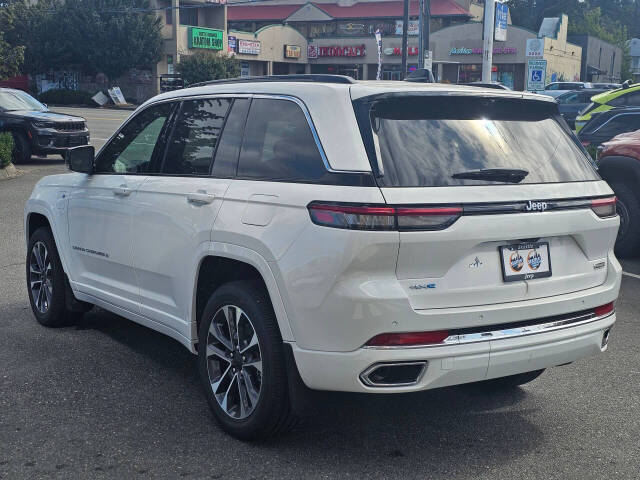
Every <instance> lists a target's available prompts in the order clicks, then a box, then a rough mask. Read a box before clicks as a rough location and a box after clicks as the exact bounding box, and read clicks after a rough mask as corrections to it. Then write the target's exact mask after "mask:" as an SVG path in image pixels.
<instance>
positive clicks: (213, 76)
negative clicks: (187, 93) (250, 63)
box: [176, 51, 240, 85]
mask: <svg viewBox="0 0 640 480" xmlns="http://www.w3.org/2000/svg"><path fill="white" fill-rule="evenodd" d="M176 68H177V70H178V72H179V73H180V74H181V75H182V78H183V79H184V81H185V83H186V84H187V85H190V84H193V83H198V82H206V81H207V80H218V79H221V78H233V77H237V76H238V75H240V62H239V61H238V59H237V58H235V57H232V56H230V55H225V54H216V53H213V52H206V51H205V52H197V53H194V54H193V55H183V56H182V57H180V62H179V63H178V65H177V66H176Z"/></svg>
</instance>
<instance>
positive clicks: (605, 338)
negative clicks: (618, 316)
mask: <svg viewBox="0 0 640 480" xmlns="http://www.w3.org/2000/svg"><path fill="white" fill-rule="evenodd" d="M610 333H611V329H610V328H607V329H606V330H605V331H604V335H602V345H601V347H602V348H605V347H606V346H607V344H608V343H609V334H610Z"/></svg>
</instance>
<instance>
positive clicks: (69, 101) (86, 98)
mask: <svg viewBox="0 0 640 480" xmlns="http://www.w3.org/2000/svg"><path fill="white" fill-rule="evenodd" d="M92 96H93V95H91V93H89V92H84V91H82V90H47V91H46V92H44V93H42V94H40V96H39V97H38V100H40V101H41V102H42V103H47V104H50V105H90V106H95V102H94V101H93V100H91V97H92Z"/></svg>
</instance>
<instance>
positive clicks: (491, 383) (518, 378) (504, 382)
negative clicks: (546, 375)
mask: <svg viewBox="0 0 640 480" xmlns="http://www.w3.org/2000/svg"><path fill="white" fill-rule="evenodd" d="M544 370H545V369H544V368H543V369H542V370H534V371H533V372H525V373H518V374H517V375H509V376H508V377H500V378H492V379H491V380H485V381H483V382H478V383H479V384H481V385H482V386H483V387H487V388H490V389H492V390H505V389H510V388H516V387H519V386H520V385H524V384H525V383H529V382H533V381H534V380H535V379H536V378H538V377H539V376H540V375H542V373H543V372H544Z"/></svg>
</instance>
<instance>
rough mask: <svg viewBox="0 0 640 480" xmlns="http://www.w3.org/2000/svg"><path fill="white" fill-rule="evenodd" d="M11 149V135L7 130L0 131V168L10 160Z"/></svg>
mask: <svg viewBox="0 0 640 480" xmlns="http://www.w3.org/2000/svg"><path fill="white" fill-rule="evenodd" d="M12 151H13V137H12V136H11V134H10V133H8V132H2V133H0V168H4V167H6V166H7V165H9V163H10V162H11V152H12Z"/></svg>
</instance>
